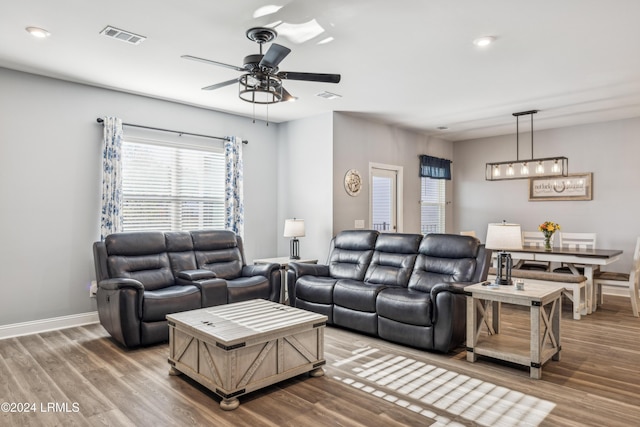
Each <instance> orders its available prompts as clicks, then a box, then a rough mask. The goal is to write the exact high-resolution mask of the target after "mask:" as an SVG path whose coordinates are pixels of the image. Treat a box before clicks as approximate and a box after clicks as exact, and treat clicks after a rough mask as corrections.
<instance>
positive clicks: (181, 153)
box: [122, 140, 224, 231]
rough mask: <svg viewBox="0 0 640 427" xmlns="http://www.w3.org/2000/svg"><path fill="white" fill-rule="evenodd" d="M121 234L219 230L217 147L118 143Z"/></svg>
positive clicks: (221, 155) (219, 156)
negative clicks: (148, 231)
mask: <svg viewBox="0 0 640 427" xmlns="http://www.w3.org/2000/svg"><path fill="white" fill-rule="evenodd" d="M122 204H123V206H122V217H123V230H124V231H144V230H160V231H179V230H184V231H188V230H196V229H202V228H218V229H221V228H224V153H223V152H222V149H221V148H220V147H215V146H211V147H197V148H195V147H190V146H177V145H168V144H163V143H161V142H157V143H154V142H148V141H145V142H138V141H137V140H127V141H123V143H122Z"/></svg>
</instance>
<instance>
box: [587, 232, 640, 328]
mask: <svg viewBox="0 0 640 427" xmlns="http://www.w3.org/2000/svg"><path fill="white" fill-rule="evenodd" d="M639 282H640V237H638V239H637V240H636V249H635V251H634V253H633V266H632V268H631V272H630V273H629V274H627V273H616V272H614V271H601V272H598V273H597V274H596V275H595V276H594V277H593V285H594V286H595V289H596V295H597V297H598V299H599V301H600V304H601V305H602V304H603V303H604V295H603V294H602V287H603V286H616V287H622V288H628V289H629V298H631V309H632V310H633V315H634V316H635V317H640V316H639V315H638V296H639V295H638V294H639V293H640V292H639V290H638V287H639Z"/></svg>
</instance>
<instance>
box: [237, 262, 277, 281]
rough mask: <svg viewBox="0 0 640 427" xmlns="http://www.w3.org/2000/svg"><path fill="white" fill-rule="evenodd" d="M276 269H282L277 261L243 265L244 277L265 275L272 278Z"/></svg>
mask: <svg viewBox="0 0 640 427" xmlns="http://www.w3.org/2000/svg"><path fill="white" fill-rule="evenodd" d="M276 270H280V265H279V264H275V263H271V264H251V265H245V266H244V267H242V277H251V276H264V277H266V278H270V277H271V275H272V274H273V272H274V271H276Z"/></svg>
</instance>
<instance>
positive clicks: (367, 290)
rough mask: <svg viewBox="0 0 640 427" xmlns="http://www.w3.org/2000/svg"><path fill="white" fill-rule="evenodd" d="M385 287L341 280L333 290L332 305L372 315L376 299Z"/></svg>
mask: <svg viewBox="0 0 640 427" xmlns="http://www.w3.org/2000/svg"><path fill="white" fill-rule="evenodd" d="M386 287H387V286H386V285H377V284H375V283H368V282H360V281H357V280H350V279H341V280H338V282H337V283H336V286H335V288H334V289H333V303H334V304H335V305H339V306H342V307H346V308H350V309H352V310H358V311H366V312H369V313H374V312H375V311H376V298H377V297H378V294H379V293H380V291H381V290H383V289H385V288H386Z"/></svg>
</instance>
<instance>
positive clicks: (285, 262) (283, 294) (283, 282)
mask: <svg viewBox="0 0 640 427" xmlns="http://www.w3.org/2000/svg"><path fill="white" fill-rule="evenodd" d="M290 262H301V263H305V264H317V263H318V260H317V259H310V258H301V259H291V258H289V257H288V256H284V257H276V258H259V259H254V260H253V263H254V264H279V265H280V270H282V271H281V272H280V303H282V304H288V302H287V300H288V298H289V292H288V291H287V270H288V269H289V263H290Z"/></svg>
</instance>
